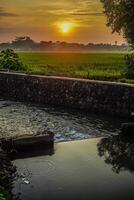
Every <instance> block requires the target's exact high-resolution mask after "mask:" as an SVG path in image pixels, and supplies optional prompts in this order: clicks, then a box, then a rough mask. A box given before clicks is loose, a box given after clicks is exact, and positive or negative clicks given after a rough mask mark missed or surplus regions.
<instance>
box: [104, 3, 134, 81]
mask: <svg viewBox="0 0 134 200" xmlns="http://www.w3.org/2000/svg"><path fill="white" fill-rule="evenodd" d="M101 2H102V3H103V5H104V9H105V14H106V16H107V21H108V23H107V25H108V26H110V27H111V28H112V31H113V32H118V33H121V32H122V33H123V35H124V37H125V38H126V39H127V41H128V43H129V45H130V47H131V49H132V50H134V0H109V1H107V0H101ZM125 60H126V64H127V66H128V68H127V69H126V72H125V75H126V77H127V78H130V79H133V80H134V54H132V55H127V56H126V57H125Z"/></svg>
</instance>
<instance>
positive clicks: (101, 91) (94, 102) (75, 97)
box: [0, 72, 134, 117]
mask: <svg viewBox="0 0 134 200" xmlns="http://www.w3.org/2000/svg"><path fill="white" fill-rule="evenodd" d="M0 97H1V98H6V99H7V98H8V99H14V100H18V101H25V102H32V103H38V104H49V105H54V106H65V107H70V108H76V109H82V110H86V111H87V112H89V113H90V112H98V113H107V114H109V115H114V116H121V117H127V116H129V115H130V113H131V112H133V111H134V85H131V84H122V83H111V82H103V81H91V80H83V79H74V78H60V77H47V76H34V75H26V74H17V73H6V72H1V73H0Z"/></svg>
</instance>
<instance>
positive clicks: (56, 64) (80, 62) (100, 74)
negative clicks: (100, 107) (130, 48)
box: [19, 52, 134, 83]
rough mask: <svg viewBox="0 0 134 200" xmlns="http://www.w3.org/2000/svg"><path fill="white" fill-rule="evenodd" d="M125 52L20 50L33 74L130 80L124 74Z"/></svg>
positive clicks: (28, 69)
mask: <svg viewBox="0 0 134 200" xmlns="http://www.w3.org/2000/svg"><path fill="white" fill-rule="evenodd" d="M124 54H125V53H44V52H19V56H20V58H21V59H22V61H23V62H24V64H26V65H27V71H28V72H29V73H32V74H41V75H55V76H68V77H78V78H88V79H97V80H107V81H122V82H129V80H126V79H125V77H124V76H123V71H124V69H125V67H126V66H125V62H124ZM130 82H131V83H133V82H134V81H130Z"/></svg>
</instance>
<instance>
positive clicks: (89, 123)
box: [0, 100, 122, 142]
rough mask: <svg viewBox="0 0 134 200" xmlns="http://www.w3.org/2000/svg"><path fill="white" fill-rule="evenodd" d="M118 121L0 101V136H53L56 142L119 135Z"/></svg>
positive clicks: (74, 111) (51, 108)
mask: <svg viewBox="0 0 134 200" xmlns="http://www.w3.org/2000/svg"><path fill="white" fill-rule="evenodd" d="M121 122H122V120H121V119H117V118H116V119H115V118H108V117H104V116H100V115H97V114H88V115H87V114H86V113H84V112H80V111H76V110H67V109H66V110H65V109H59V108H53V107H46V106H37V105H31V104H23V103H19V102H13V101H3V100H1V101H0V137H3V136H4V137H7V136H14V135H24V134H37V133H41V132H42V131H44V130H50V131H52V132H53V133H55V141H56V142H59V141H70V140H77V139H87V138H92V137H98V136H107V135H111V134H118V132H119V129H120V126H121Z"/></svg>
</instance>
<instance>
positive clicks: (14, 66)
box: [0, 49, 24, 71]
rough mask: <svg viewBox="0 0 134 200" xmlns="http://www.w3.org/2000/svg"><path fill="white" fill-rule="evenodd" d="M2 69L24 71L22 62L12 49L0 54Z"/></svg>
mask: <svg viewBox="0 0 134 200" xmlns="http://www.w3.org/2000/svg"><path fill="white" fill-rule="evenodd" d="M0 67H1V68H3V69H9V70H15V71H21V70H24V65H23V63H22V62H21V60H20V58H19V56H18V54H17V53H15V52H14V51H13V50H12V49H6V50H3V51H1V53H0Z"/></svg>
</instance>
